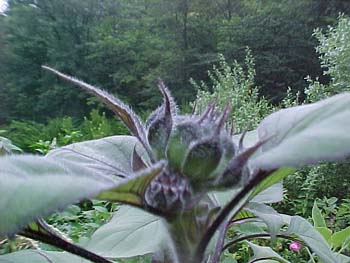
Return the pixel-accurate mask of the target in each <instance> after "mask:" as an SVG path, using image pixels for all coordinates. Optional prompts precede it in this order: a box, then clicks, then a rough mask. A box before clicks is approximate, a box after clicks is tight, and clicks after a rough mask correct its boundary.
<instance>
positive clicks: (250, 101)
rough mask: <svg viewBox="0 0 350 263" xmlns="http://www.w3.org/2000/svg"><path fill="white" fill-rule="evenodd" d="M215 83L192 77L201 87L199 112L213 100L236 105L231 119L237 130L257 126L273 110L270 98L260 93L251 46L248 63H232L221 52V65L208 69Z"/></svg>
mask: <svg viewBox="0 0 350 263" xmlns="http://www.w3.org/2000/svg"><path fill="white" fill-rule="evenodd" d="M208 75H209V79H210V82H211V84H212V85H211V86H210V87H208V85H207V84H205V83H204V82H200V83H199V84H198V83H196V82H195V81H194V80H192V81H191V82H192V84H193V85H194V86H195V88H196V89H197V99H196V101H195V103H194V104H195V105H196V110H197V112H203V110H204V109H205V108H206V107H207V105H209V103H210V102H213V101H215V102H216V103H217V104H218V106H219V107H220V108H222V109H223V108H224V106H225V105H226V104H227V103H229V104H230V105H231V107H232V109H234V110H233V111H232V113H231V115H230V117H229V122H231V123H233V122H234V123H235V125H236V129H237V131H243V130H248V129H253V128H255V127H256V126H257V124H258V123H259V121H260V120H261V119H262V118H263V117H265V116H266V115H267V114H268V113H270V112H271V111H272V109H273V107H272V106H271V105H270V104H269V103H268V101H267V100H266V99H264V98H263V97H260V96H259V89H258V87H256V86H255V84H254V83H255V82H254V77H255V69H254V58H253V56H252V54H251V51H250V50H249V49H247V55H246V58H245V65H244V67H243V66H241V65H240V64H239V63H238V62H237V61H234V62H233V65H229V64H228V63H227V62H226V60H225V58H224V57H223V56H222V55H220V56H219V65H218V66H214V67H213V70H211V71H209V72H208Z"/></svg>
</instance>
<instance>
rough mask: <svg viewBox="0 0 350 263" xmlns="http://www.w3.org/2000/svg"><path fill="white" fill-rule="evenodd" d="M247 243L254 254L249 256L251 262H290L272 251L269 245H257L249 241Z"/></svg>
mask: <svg viewBox="0 0 350 263" xmlns="http://www.w3.org/2000/svg"><path fill="white" fill-rule="evenodd" d="M247 243H248V245H249V246H250V247H251V249H252V250H253V252H254V256H253V258H251V262H264V263H276V262H280V263H290V262H289V261H288V260H286V259H284V258H282V257H281V256H280V255H279V254H278V253H277V252H275V251H273V250H272V248H270V247H263V246H258V245H255V244H253V243H251V242H247ZM259 259H260V260H259Z"/></svg>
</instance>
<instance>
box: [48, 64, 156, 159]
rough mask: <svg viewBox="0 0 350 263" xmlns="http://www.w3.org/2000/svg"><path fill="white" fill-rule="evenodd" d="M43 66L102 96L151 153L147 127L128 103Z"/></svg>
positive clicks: (99, 96)
mask: <svg viewBox="0 0 350 263" xmlns="http://www.w3.org/2000/svg"><path fill="white" fill-rule="evenodd" d="M42 67H43V68H44V69H46V70H48V71H51V72H53V73H54V74H56V75H57V76H59V77H61V78H62V79H64V80H67V81H69V82H72V83H73V84H75V85H77V86H79V87H81V88H83V89H84V90H86V91H88V92H90V93H92V94H93V95H95V96H97V97H98V98H100V99H101V100H102V101H103V102H104V103H106V105H107V106H108V107H109V108H110V109H111V110H112V111H113V112H114V113H115V114H116V115H117V116H118V117H119V118H120V120H121V121H122V122H123V123H124V124H125V126H126V127H127V128H128V129H129V130H130V132H131V133H132V134H133V135H134V136H135V137H136V138H138V139H139V140H140V142H141V144H142V145H143V146H144V147H145V149H146V150H147V152H148V153H149V154H151V150H150V148H149V145H148V143H147V140H146V131H145V128H144V126H143V124H142V122H141V120H140V118H139V117H138V116H137V115H136V114H135V113H134V112H133V111H132V109H131V108H130V107H129V106H128V105H126V104H124V103H123V102H122V101H121V100H120V99H118V98H117V97H115V96H113V95H111V94H109V93H108V92H106V91H105V90H102V89H99V88H97V87H94V86H92V85H90V84H87V83H85V82H83V81H81V80H79V79H76V78H74V77H71V76H68V75H66V74H63V73H61V72H59V71H58V70H55V69H53V68H50V67H48V66H42ZM150 157H151V156H150Z"/></svg>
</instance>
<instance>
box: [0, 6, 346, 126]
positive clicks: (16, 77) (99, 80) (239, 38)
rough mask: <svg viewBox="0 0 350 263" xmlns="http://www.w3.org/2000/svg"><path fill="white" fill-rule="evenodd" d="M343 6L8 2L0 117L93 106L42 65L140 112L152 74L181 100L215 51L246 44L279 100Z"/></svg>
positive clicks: (308, 65) (150, 100) (0, 23)
mask: <svg viewBox="0 0 350 263" xmlns="http://www.w3.org/2000/svg"><path fill="white" fill-rule="evenodd" d="M349 6H350V5H349V4H347V3H346V2H344V1H340V0H337V1H332V2H331V3H326V2H325V1H324V0H322V1H321V0H319V1H309V0H302V1H297V3H296V2H295V1H287V0H283V1H272V0H269V1H255V0H254V1H252V0H249V1H243V0H239V1H233V0H215V1H209V0H205V1H199V0H174V1H169V0H166V1H161V0H146V1H145V0H133V1H122V0H102V1H97V0H87V1H77V0H60V1H49V0H36V1H34V0H10V1H9V9H8V10H7V12H6V16H5V17H1V19H0V28H1V31H3V32H0V38H1V39H0V45H1V47H4V48H2V49H1V50H0V53H1V54H0V58H1V62H0V64H1V65H0V75H1V80H0V81H1V82H2V83H3V84H1V89H2V90H1V95H0V99H1V102H2V103H1V106H0V112H1V113H0V122H7V121H9V120H12V119H29V120H35V121H40V122H43V121H47V120H48V119H49V118H52V117H59V116H65V115H69V116H73V117H75V118H80V119H81V118H82V116H84V115H87V113H88V112H89V111H90V110H91V108H92V106H91V105H93V104H94V103H96V102H95V100H93V99H91V97H89V96H87V95H84V94H82V93H80V92H79V91H76V90H74V89H69V88H66V87H64V85H62V83H61V82H60V81H58V80H57V81H54V80H55V78H54V77H52V76H47V75H45V74H43V73H42V71H41V69H40V66H41V65H42V64H48V65H50V66H53V67H55V68H57V69H59V70H61V71H64V72H66V73H68V74H71V75H75V76H77V77H79V78H81V79H84V80H86V81H88V82H89V83H92V84H94V85H97V86H100V87H103V88H105V89H107V90H108V91H110V92H112V93H118V94H119V95H120V97H121V98H123V99H125V100H126V101H127V102H128V103H130V104H131V105H133V106H134V107H135V108H136V110H138V111H141V110H147V109H149V108H150V107H154V106H155V104H157V101H158V99H159V96H158V95H157V93H156V92H154V88H153V87H154V82H155V80H156V79H157V78H158V77H162V78H163V79H164V80H165V82H166V83H167V84H168V85H169V86H171V87H172V91H173V94H174V95H175V97H176V99H177V101H178V102H179V103H180V104H184V103H186V102H188V101H192V100H193V99H194V98H195V94H196V91H195V88H194V86H192V85H191V84H190V82H189V79H190V78H191V77H192V78H193V79H203V80H204V81H210V80H209V78H208V77H207V74H206V71H207V70H208V69H210V68H211V65H212V64H213V63H215V62H218V59H217V53H219V52H220V53H223V54H224V55H225V57H226V58H227V59H228V61H231V60H232V59H237V60H238V61H239V62H242V61H243V60H244V57H245V54H244V49H245V47H246V46H249V47H250V48H251V50H252V54H253V56H254V57H255V59H256V79H255V80H256V83H257V84H258V85H259V86H261V91H262V93H263V94H264V95H265V96H266V97H268V98H272V99H274V100H275V101H278V100H279V99H280V98H282V97H283V96H284V95H283V94H284V93H285V90H286V89H287V87H288V86H291V87H292V88H293V89H297V90H301V89H303V88H304V87H305V85H306V83H305V81H304V77H305V76H306V75H308V74H309V75H311V76H312V77H314V76H317V75H320V73H321V69H320V66H319V63H318V61H317V55H316V53H315V51H314V46H315V44H316V43H315V39H314V38H312V37H311V34H312V30H313V29H314V28H315V27H323V26H324V25H326V24H329V23H330V24H332V23H334V22H335V21H336V16H337V14H338V12H339V11H342V12H345V13H347V12H348V11H349ZM327 80H328V79H327V78H320V81H321V82H322V83H323V82H326V81H327ZM52 83H54V84H52ZM52 98H55V99H52ZM28 109H31V110H30V111H28Z"/></svg>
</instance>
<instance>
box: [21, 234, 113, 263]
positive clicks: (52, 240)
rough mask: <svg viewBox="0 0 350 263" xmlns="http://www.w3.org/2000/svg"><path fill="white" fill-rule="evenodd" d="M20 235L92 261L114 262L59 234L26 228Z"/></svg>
mask: <svg viewBox="0 0 350 263" xmlns="http://www.w3.org/2000/svg"><path fill="white" fill-rule="evenodd" d="M20 235H23V236H26V237H29V238H32V239H35V240H38V241H41V242H44V243H46V244H49V245H52V246H55V247H58V248H61V249H63V250H65V251H67V252H70V253H72V254H74V255H77V256H80V257H82V258H85V259H87V260H90V261H91V262H95V263H113V262H112V261H110V260H108V259H106V258H104V257H101V256H99V255H97V254H95V253H93V252H90V251H88V250H86V249H84V248H82V247H79V246H77V245H74V244H72V243H70V242H68V241H66V240H64V239H62V238H60V237H58V236H50V235H47V234H43V233H38V232H35V231H33V230H31V229H26V230H25V231H24V232H22V233H20Z"/></svg>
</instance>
